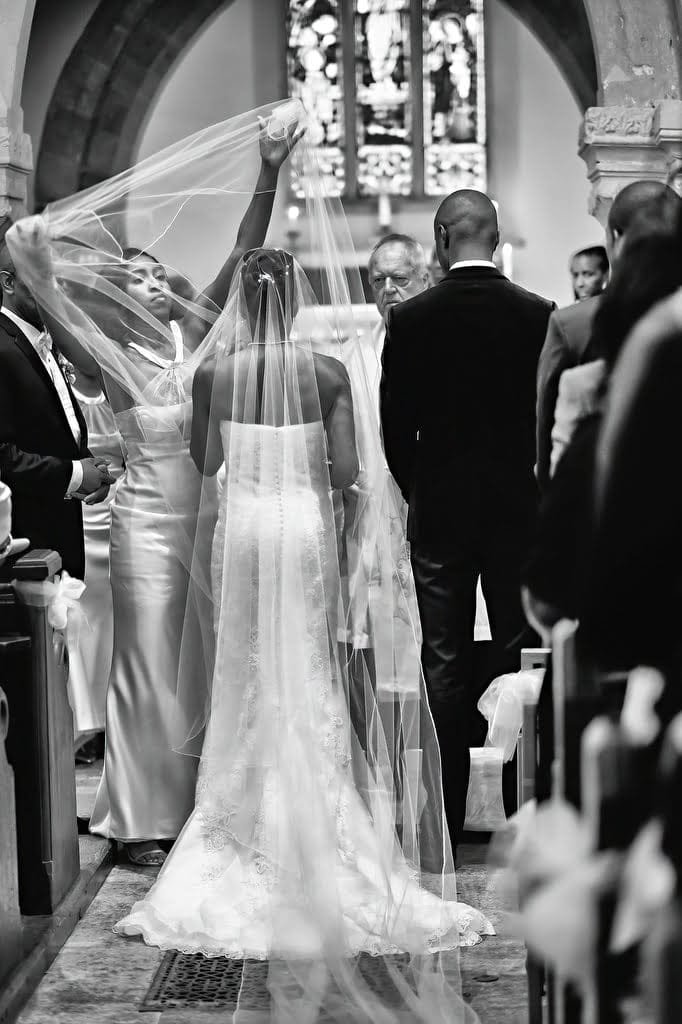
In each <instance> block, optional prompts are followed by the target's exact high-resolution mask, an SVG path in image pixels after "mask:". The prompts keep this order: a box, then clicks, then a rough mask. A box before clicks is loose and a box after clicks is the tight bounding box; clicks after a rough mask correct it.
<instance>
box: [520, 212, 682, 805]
mask: <svg viewBox="0 0 682 1024" xmlns="http://www.w3.org/2000/svg"><path fill="white" fill-rule="evenodd" d="M680 227H681V225H680V223H678V229H677V231H676V233H675V234H661V233H658V232H653V233H649V232H646V231H644V232H641V233H636V232H635V233H631V234H630V235H629V237H628V241H627V243H626V245H625V246H624V248H623V252H622V255H621V257H620V259H619V261H618V265H617V267H616V268H615V270H614V274H613V277H612V279H611V281H610V283H609V285H608V287H607V289H606V291H605V293H604V296H603V299H602V302H601V305H600V308H599V310H598V312H597V314H596V316H595V320H594V328H593V332H592V337H591V339H590V345H589V349H590V352H591V354H592V355H593V356H594V357H595V362H594V365H597V366H598V368H599V372H600V377H599V380H598V386H595V401H594V404H593V407H592V408H591V410H589V411H588V412H587V413H586V414H585V415H584V416H583V417H582V418H581V419H580V420H579V421H578V422H577V425H576V427H575V430H574V432H573V435H572V437H571V440H570V442H569V443H568V445H567V447H566V449H565V452H564V454H563V456H562V458H561V460H560V461H559V462H558V464H557V468H556V472H555V474H554V476H553V478H552V480H551V482H550V484H549V486H548V488H547V490H546V492H545V495H544V497H543V501H542V504H541V508H540V516H539V523H538V531H537V535H536V540H535V544H534V548H533V552H532V555H531V558H530V559H529V561H528V564H527V565H526V567H525V570H524V576H523V581H524V587H523V599H524V607H525V609H526V613H527V616H528V618H529V621H530V622H531V624H532V625H533V626H534V627H535V629H537V631H538V632H539V633H540V635H541V636H542V638H543V641H544V643H545V644H547V645H549V644H550V641H551V630H552V627H553V626H554V625H555V624H556V623H557V622H558V621H559V619H562V618H568V619H579V620H580V621H581V629H580V633H579V636H580V642H581V650H583V651H584V652H585V654H586V656H587V657H588V659H589V660H590V661H592V660H594V659H595V658H597V660H599V659H600V658H601V657H602V656H601V655H600V651H601V650H603V649H604V647H605V645H606V644H607V640H606V637H608V636H609V635H611V636H616V635H620V632H621V626H620V625H619V624H618V620H619V613H618V612H617V611H616V610H615V608H614V603H613V602H614V597H616V596H617V600H618V602H619V603H620V600H621V598H620V592H618V595H611V596H610V597H608V598H607V597H606V596H605V595H604V594H603V592H602V594H601V595H600V596H599V597H598V598H595V596H594V594H593V587H594V583H593V580H594V578H595V577H594V573H595V568H594V565H593V563H596V572H597V573H598V575H599V578H600V579H602V583H603V582H604V577H603V572H602V570H601V569H600V568H599V566H600V565H601V564H603V559H604V557H605V553H602V550H601V546H602V545H606V549H605V552H606V551H611V552H612V553H613V551H614V548H613V545H614V543H615V545H616V546H618V547H619V549H620V550H619V555H618V560H619V562H620V564H621V565H622V572H623V575H624V576H628V579H629V568H626V567H627V566H629V560H630V545H631V543H633V542H634V543H635V544H637V543H638V542H639V540H638V538H636V537H634V536H633V537H630V536H626V534H625V533H624V530H623V528H622V527H621V526H620V525H619V524H618V520H619V518H620V514H618V513H617V512H616V510H615V509H612V511H611V515H612V517H613V518H612V520H611V522H610V524H609V528H610V529H611V530H612V531H615V534H614V539H610V538H609V539H607V538H605V537H604V536H603V530H602V529H601V528H600V529H599V538H598V541H597V540H593V535H592V530H593V522H594V495H595V480H596V481H597V486H599V475H597V468H596V458H597V444H598V439H599V437H600V432H601V431H602V429H603V427H602V424H603V421H604V416H605V415H606V417H607V421H608V417H609V415H610V413H609V409H610V407H611V406H613V405H615V406H616V407H618V406H619V404H620V402H621V398H620V391H621V387H622V384H621V380H622V373H621V370H620V356H621V351H622V350H623V347H624V346H626V344H627V346H628V347H629V344H630V343H629V341H628V339H629V338H630V337H635V336H637V335H638V334H639V333H640V325H641V324H646V323H647V322H648V321H649V320H650V318H651V316H652V315H653V313H655V311H656V310H657V309H658V308H659V304H660V302H661V300H664V303H663V305H664V306H665V304H666V302H670V301H674V299H675V296H676V295H679V293H678V289H679V288H680V287H682V260H680V258H679V254H680V252H682V231H681V230H680ZM666 297H672V298H668V299H666ZM678 301H679V299H678ZM642 317H644V320H642V319H641V318H642ZM580 369H582V367H579V368H577V369H576V370H571V371H567V373H572V374H573V373H577V372H578V370H580ZM605 410H606V413H605ZM645 500H646V499H645ZM621 514H622V517H623V519H624V520H627V517H628V516H629V507H627V506H626V505H623V506H622V508H621ZM651 530H654V528H653V525H652V526H651ZM654 532H655V530H654ZM609 571H611V570H610V569H609ZM622 583H623V581H622V580H619V581H618V586H621V585H622ZM667 597H668V599H669V597H670V595H667ZM625 599H626V600H627V601H631V599H632V592H631V590H630V589H628V591H627V598H625ZM649 599H650V595H649ZM640 600H641V599H640ZM654 605H655V607H656V609H657V614H658V601H657V600H656V601H655V602H654ZM614 615H615V618H614ZM585 616H587V618H586V620H585V622H583V619H584V618H585ZM610 623H611V624H612V627H610V626H609V624H610ZM622 626H623V628H624V630H625V633H624V634H623V635H622V637H621V640H620V642H621V643H622V644H625V643H626V642H630V640H629V639H628V638H630V637H633V642H634V637H635V636H636V635H637V632H638V627H637V624H636V623H635V622H634V621H628V622H627V623H625V622H623V624H622ZM673 632H674V631H673ZM626 660H627V659H626ZM621 661H622V657H621V656H620V655H619V654H617V653H616V651H615V650H614V651H613V652H610V653H609V654H608V656H606V657H604V658H603V663H604V667H610V668H614V669H616V668H621V667H625V668H631V667H634V665H635V664H637V663H638V662H637V661H632V664H629V665H628V664H621ZM651 663H652V662H651V661H648V662H647V664H651ZM551 697H552V693H551V680H550V678H549V676H548V677H546V679H545V682H544V684H543V688H542V691H541V696H540V708H539V715H540V720H539V733H540V778H539V783H540V784H539V786H538V797H539V798H546V797H548V796H549V790H550V764H551V759H552V742H553V740H552V701H551Z"/></svg>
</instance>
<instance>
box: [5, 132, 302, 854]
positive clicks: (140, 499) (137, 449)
mask: <svg viewBox="0 0 682 1024" xmlns="http://www.w3.org/2000/svg"><path fill="white" fill-rule="evenodd" d="M261 128H262V129H267V125H266V124H265V122H261ZM303 133H304V129H303V128H299V127H298V125H297V123H295V122H294V123H292V124H290V125H287V126H286V130H285V131H284V132H283V133H277V134H275V133H272V134H270V133H269V132H268V131H267V130H263V131H261V133H260V136H259V146H260V156H261V167H260V171H259V175H258V180H257V182H256V186H255V189H254V192H253V195H252V198H251V202H250V204H249V206H248V208H247V210H246V213H245V214H244V217H243V219H242V222H241V224H240V227H239V230H238V234H237V239H236V242H235V246H234V248H233V250H232V251H231V253H230V254H229V256H228V258H227V260H226V261H225V263H224V264H223V266H222V268H221V269H220V271H219V272H218V275H217V277H216V278H215V280H214V281H213V282H212V283H211V284H210V285H208V286H207V287H206V288H204V290H203V293H202V296H201V297H199V299H198V302H197V304H196V305H197V306H201V305H207V306H208V307H209V308H212V309H215V308H217V309H222V308H223V306H224V304H225V302H226V300H227V297H228V293H229V287H230V284H231V281H232V276H233V273H234V270H235V268H236V267H237V266H238V265H239V262H240V261H241V259H242V257H243V255H244V253H245V252H246V251H248V250H250V249H252V248H255V247H258V246H260V245H262V243H263V240H264V238H265V234H266V231H267V228H268V224H269V221H270V217H271V214H272V207H273V203H274V197H275V191H276V187H277V179H278V176H279V171H280V168H281V166H282V164H283V163H284V161H285V160H286V158H287V157H288V156H289V153H290V151H291V149H292V148H293V147H294V146H295V145H296V143H297V142H298V140H299V139H300V138H301V137H302V135H303ZM67 234H68V232H67ZM16 235H17V241H18V242H19V243H20V244H21V245H22V246H23V247H24V251H23V258H24V259H25V260H26V262H27V263H29V262H30V263H31V265H32V267H33V272H34V274H36V275H37V276H38V277H39V278H40V280H41V282H42V283H43V286H44V287H45V288H46V289H47V290H49V289H57V288H58V284H57V278H56V275H55V272H54V267H53V265H52V257H51V253H50V249H49V246H48V243H47V235H46V229H45V226H44V224H41V222H40V219H38V220H36V221H34V222H32V223H31V224H30V225H29V224H27V225H25V227H24V230H23V231H22V229H21V225H19V226H18V227H17V230H16ZM122 256H123V259H122V262H121V265H120V268H117V267H116V266H113V267H112V269H111V271H110V272H111V274H112V280H113V278H114V276H115V278H116V279H115V282H114V283H115V284H116V285H117V287H118V289H119V290H120V291H123V292H124V293H125V294H126V295H127V297H128V299H127V300H126V301H125V302H124V303H123V304H122V305H121V307H120V308H117V305H116V302H115V301H114V302H113V303H112V308H111V310H110V311H107V310H106V308H105V309H104V311H103V312H104V314H105V315H110V317H111V328H109V327H107V333H110V334H111V336H110V337H108V339H107V338H102V337H100V336H99V335H97V334H96V335H94V336H93V337H91V338H90V341H91V344H92V346H93V347H95V348H96V345H97V343H101V344H102V345H106V346H108V347H107V350H106V351H102V352H97V351H89V349H88V347H84V346H83V344H82V343H81V342H79V340H78V337H77V329H76V331H75V332H74V330H69V329H68V328H65V325H64V323H60V320H59V317H53V316H51V315H50V313H49V310H50V307H53V308H59V305H60V303H61V302H63V301H66V302H67V309H68V303H69V302H71V303H72V305H73V306H74V309H73V311H72V314H71V315H73V316H74V317H75V320H74V322H79V309H78V303H77V302H76V303H75V304H74V302H73V300H72V299H71V300H69V299H68V294H67V289H66V288H63V289H62V293H61V296H60V294H59V291H56V292H55V294H54V295H51V296H50V299H49V301H46V302H45V317H46V323H47V326H48V328H49V330H50V333H51V334H52V337H53V338H55V340H56V341H57V343H58V344H59V347H60V348H61V350H62V351H63V352H64V353H65V354H66V355H67V356H68V358H70V359H71V361H72V362H73V363H74V364H76V365H78V366H79V368H80V369H81V370H82V371H83V372H84V373H85V374H86V375H88V376H90V377H91V378H93V379H94V380H97V381H98V383H99V385H100V387H102V388H103V389H104V390H105V392H106V394H107V397H108V400H109V402H110V404H111V408H112V410H113V412H114V415H115V420H116V424H117V426H118V430H119V432H120V435H121V437H122V438H123V444H124V447H125V472H124V473H123V476H122V477H121V479H120V480H119V482H118V486H117V488H116V495H115V498H114V500H113V503H112V506H111V545H110V566H111V574H110V575H111V589H112V595H113V608H114V639H113V655H112V664H111V673H110V677H109V685H108V687H107V697H106V747H105V756H104V771H103V774H102V778H101V781H100V785H99V789H98V792H97V796H96V799H95V806H94V809H93V812H92V817H91V820H90V830H91V831H92V832H95V833H99V834H101V835H104V836H107V837H108V838H110V839H115V840H117V841H118V842H119V843H121V844H122V845H123V847H124V849H125V852H126V855H127V858H128V859H129V860H130V861H131V862H132V863H134V864H139V865H144V866H152V865H160V864H161V863H163V860H164V859H165V856H166V851H167V849H168V847H169V845H170V844H171V843H172V842H173V841H174V840H175V839H176V838H177V836H178V835H179V833H180V831H181V829H182V828H183V826H184V824H185V822H186V820H187V818H188V816H189V814H190V812H191V810H192V808H193V806H194V794H195V784H196V759H195V758H193V757H189V756H187V755H184V754H181V753H178V752H177V751H176V750H175V749H174V740H175V738H176V737H177V736H178V735H180V736H184V737H187V736H189V734H190V729H191V728H192V726H193V723H194V721H195V718H196V709H195V708H194V707H193V706H187V707H184V706H181V702H180V701H179V700H177V699H176V698H177V694H176V689H177V677H178V665H179V659H180V646H181V639H182V642H183V643H184V638H185V637H188V638H189V639H188V647H189V648H191V647H192V641H193V640H195V642H196V650H197V665H199V664H200V658H201V651H202V645H201V633H200V629H201V623H200V618H199V610H198V609H197V608H196V607H195V605H194V604H192V605H191V606H188V602H187V596H188V588H189V572H188V568H187V559H186V558H183V552H184V553H185V554H188V553H189V552H191V544H190V545H189V548H188V541H189V542H191V539H192V538H193V536H194V531H195V529H196V520H197V516H198V512H199V497H200V492H201V476H200V474H199V473H198V471H197V469H196V466H195V465H194V462H193V461H192V458H191V456H190V453H189V437H190V430H191V418H192V406H191V399H190V398H189V396H188V395H187V394H186V392H185V389H184V386H183V385H182V383H181V382H182V380H183V371H182V366H183V364H187V363H189V360H190V356H191V354H192V352H194V351H195V350H196V349H197V347H198V345H199V344H200V343H201V341H202V340H203V337H204V336H205V334H206V332H207V326H206V323H205V320H204V319H202V317H201V316H198V315H197V314H196V312H195V311H192V313H188V314H187V315H185V316H183V317H182V318H181V319H180V321H178V319H176V317H177V315H178V314H177V311H176V306H177V302H176V301H175V298H174V296H173V291H172V288H173V285H172V284H171V283H170V281H169V277H168V272H167V270H166V268H165V267H164V266H163V265H162V264H161V263H159V262H158V260H156V259H155V258H154V256H152V255H150V254H149V253H148V252H145V251H143V250H141V249H137V248H130V249H125V250H124V251H123V253H122ZM128 300H130V301H128ZM83 301H84V302H85V303H86V305H87V301H88V297H87V295H86V296H85V297H84V299H83ZM101 312H102V310H100V313H101ZM142 314H144V315H142ZM64 315H65V317H66V321H67V323H68V320H69V313H68V312H66V313H65V314H64ZM80 315H82V314H80ZM140 324H142V328H144V329H142V328H141V327H140ZM83 337H84V338H85V335H84V336H83ZM112 338H113V339H114V341H112ZM114 343H116V348H115V349H113V350H112V349H111V346H112V345H113V344H114ZM119 346H120V348H119ZM112 351H113V352H114V354H115V355H116V358H117V359H120V360H121V361H122V363H123V364H124V370H123V371H122V374H120V375H119V379H114V377H113V376H112V374H111V373H110V372H107V369H106V368H105V366H103V365H102V362H101V361H100V360H101V359H102V358H103V360H104V363H105V364H106V360H107V358H108V357H109V356H110V355H111V352H112ZM119 353H120V354H119ZM176 371H178V372H177V373H176ZM126 374H130V375H131V376H130V380H131V382H134V383H133V384H131V387H128V386H127V382H126V380H125V375H126ZM140 387H142V389H143V391H144V398H143V399H142V402H140V396H139V394H137V392H138V389H139V388H140ZM136 394H137V397H135V395H136ZM136 403H138V404H136ZM186 609H187V619H186V618H185V611H186ZM192 630H194V633H195V634H196V636H195V637H193V636H192ZM194 700H195V697H194V694H192V693H189V694H187V702H188V705H190V704H191V702H192V701H194ZM178 718H181V721H180V723H179V728H178V721H177V720H178ZM185 720H186V721H185ZM185 726H186V728H185Z"/></svg>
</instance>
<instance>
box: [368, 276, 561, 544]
mask: <svg viewBox="0 0 682 1024" xmlns="http://www.w3.org/2000/svg"><path fill="white" fill-rule="evenodd" d="M553 308H554V305H553V303H550V302H548V301H547V300H546V299H543V298H541V297H540V296H538V295H534V294H532V293H531V292H527V291H525V290H524V289H523V288H519V287H517V286H516V285H514V284H512V283H511V282H510V281H509V280H508V279H507V278H506V277H505V276H504V275H503V274H501V273H500V272H499V271H498V270H496V269H494V268H493V267H466V268H464V267H463V268H459V269H456V270H451V271H450V272H449V273H448V274H447V275H446V277H445V278H443V280H442V281H441V282H440V283H439V284H437V285H435V287H433V288H430V289H429V290H427V291H425V292H423V293H422V294H421V295H418V296H416V297H415V298H412V299H409V300H408V301H407V302H404V303H400V304H399V305H398V306H396V307H394V308H393V309H392V310H391V314H390V316H389V321H388V326H387V332H386V342H385V345H384V352H383V360H382V365H383V372H382V379H381V416H382V427H383V434H384V445H385V449H386V457H387V460H388V464H389V467H390V469H391V472H392V473H393V475H394V477H395V479H396V481H397V482H398V485H399V487H400V489H401V491H402V493H403V496H404V497H405V500H406V501H407V502H408V505H409V519H408V535H409V538H410V540H411V541H412V542H413V543H423V544H427V545H428V544H437V545H442V544H447V545H452V544H455V545H456V546H457V545H459V544H464V545H465V546H466V547H467V548H468V549H471V547H472V545H474V546H475V545H477V544H478V545H479V554H480V555H481V557H483V555H484V551H483V550H481V547H480V546H481V545H482V546H483V547H485V544H486V542H487V541H488V540H490V539H491V538H492V537H494V536H498V537H499V536H500V535H501V534H502V533H506V534H507V535H508V536H509V535H516V536H519V537H520V536H521V534H523V535H524V539H527V535H528V531H529V528H530V522H532V516H533V514H534V511H535V506H536V501H537V493H536V491H537V489H536V484H535V478H534V463H535V381H536V372H537V363H538V357H539V355H540V350H541V348H542V344H543V341H544V338H545V333H546V330H547V321H548V319H549V316H550V313H551V312H552V309H553Z"/></svg>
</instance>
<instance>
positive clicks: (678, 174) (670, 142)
mask: <svg viewBox="0 0 682 1024" xmlns="http://www.w3.org/2000/svg"><path fill="white" fill-rule="evenodd" d="M653 131H654V136H655V139H656V144H657V146H658V148H659V149H660V150H661V152H662V153H665V157H666V164H667V177H666V180H667V182H668V184H670V185H672V187H673V188H674V189H676V190H677V192H679V193H680V195H682V101H681V100H664V101H663V103H659V105H658V106H657V107H656V113H655V115H654V125H653Z"/></svg>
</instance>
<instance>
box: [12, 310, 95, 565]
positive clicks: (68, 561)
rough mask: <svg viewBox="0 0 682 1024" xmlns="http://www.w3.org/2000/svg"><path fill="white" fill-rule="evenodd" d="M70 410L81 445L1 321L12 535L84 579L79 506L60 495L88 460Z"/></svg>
mask: <svg viewBox="0 0 682 1024" xmlns="http://www.w3.org/2000/svg"><path fill="white" fill-rule="evenodd" d="M67 386H68V381H67ZM69 391H71V388H70V387H69ZM72 397H73V396H72ZM73 404H74V409H75V411H76V416H77V417H78V422H79V425H80V431H81V441H80V444H76V441H75V439H74V436H73V433H72V432H71V428H70V426H69V421H68V420H67V418H66V415H65V413H64V410H63V408H62V404H61V402H60V400H59V395H58V394H57V391H56V389H55V386H54V384H53V383H52V379H51V378H50V375H49V373H48V371H47V370H46V368H45V366H44V365H43V363H42V360H41V359H40V356H39V355H38V354H37V352H36V351H35V349H34V348H33V346H32V345H31V343H30V342H29V340H28V338H26V337H25V335H24V334H23V333H22V331H21V330H20V329H19V327H17V326H16V324H15V323H14V322H13V321H12V320H10V319H9V318H8V317H6V316H3V314H1V313H0V478H2V480H3V481H4V482H5V483H6V484H8V485H9V487H10V489H11V491H12V533H13V535H14V536H15V537H28V538H29V539H30V541H31V547H34V548H51V549H52V550H54V551H58V552H59V554H60V555H61V558H62V565H63V568H65V569H66V570H67V571H68V572H69V573H70V574H71V575H72V576H77V577H80V578H82V577H83V573H84V568H85V554H84V549H83V518H82V512H81V503H80V501H77V500H74V499H69V500H67V499H65V495H66V491H67V488H68V486H69V483H70V480H71V474H72V471H73V462H74V460H76V459H83V458H86V457H88V456H89V455H90V452H89V451H88V432H87V427H86V425H85V420H84V419H83V415H82V413H81V410H80V407H79V405H78V402H77V400H76V399H75V398H73Z"/></svg>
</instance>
